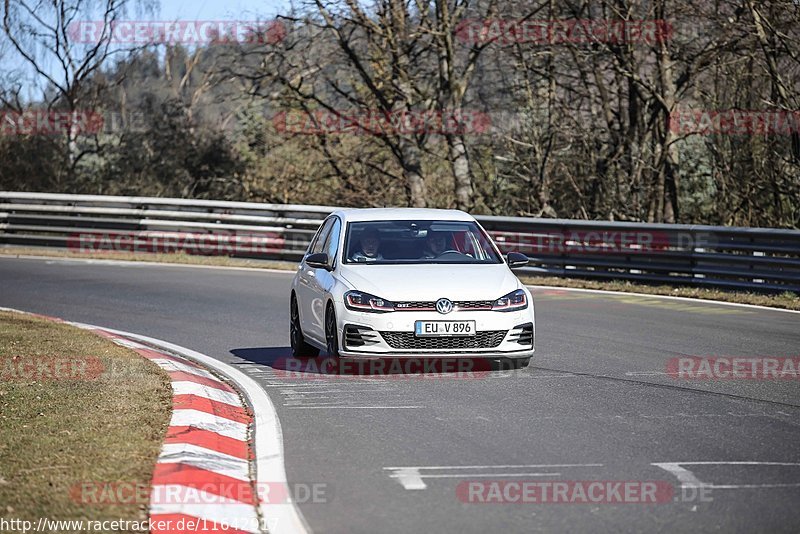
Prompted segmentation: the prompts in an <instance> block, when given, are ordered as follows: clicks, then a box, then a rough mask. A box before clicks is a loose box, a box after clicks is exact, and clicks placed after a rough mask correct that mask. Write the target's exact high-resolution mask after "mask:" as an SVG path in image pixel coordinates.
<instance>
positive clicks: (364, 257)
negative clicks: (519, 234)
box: [343, 220, 503, 265]
mask: <svg viewBox="0 0 800 534" xmlns="http://www.w3.org/2000/svg"><path fill="white" fill-rule="evenodd" d="M344 245H345V248H344V250H345V254H344V255H343V256H344V262H345V263H364V264H373V265H394V264H429V263H468V264H474V263H502V262H503V260H502V259H501V258H500V256H499V255H498V254H497V252H496V249H495V248H494V246H493V245H492V243H491V241H490V239H489V237H488V236H487V235H486V233H485V232H484V231H483V230H482V229H481V228H480V227H479V226H478V225H477V224H476V223H474V222H472V221H417V220H415V221H369V222H352V223H350V224H348V225H347V235H346V236H345V242H344Z"/></svg>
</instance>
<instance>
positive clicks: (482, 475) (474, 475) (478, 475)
mask: <svg viewBox="0 0 800 534" xmlns="http://www.w3.org/2000/svg"><path fill="white" fill-rule="evenodd" d="M412 471H416V470H412ZM416 472H417V476H418V477H419V478H421V479H422V478H464V475H462V474H457V473H446V474H445V473H440V474H435V475H422V474H419V472H418V471H416ZM403 476H404V475H403V474H402V473H401V474H397V473H395V474H393V475H389V478H402V477H403ZM557 476H561V473H472V474H470V475H469V477H470V478H490V477H557Z"/></svg>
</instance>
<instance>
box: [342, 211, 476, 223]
mask: <svg viewBox="0 0 800 534" xmlns="http://www.w3.org/2000/svg"><path fill="white" fill-rule="evenodd" d="M333 214H334V215H338V216H339V217H341V218H342V220H343V221H344V222H356V221H410V220H420V221H474V220H475V219H474V218H473V217H472V215H470V214H468V213H465V212H463V211H459V210H438V209H431V208H349V209H341V210H337V211H335V212H334V213H333Z"/></svg>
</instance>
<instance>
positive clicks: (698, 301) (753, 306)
mask: <svg viewBox="0 0 800 534" xmlns="http://www.w3.org/2000/svg"><path fill="white" fill-rule="evenodd" d="M526 287H528V288H532V289H544V290H548V291H552V290H556V291H572V292H574V293H599V294H601V295H627V296H630V297H640V298H653V299H665V300H680V301H683V302H691V303H694V304H704V303H709V302H710V303H711V304H717V305H720V306H732V307H737V308H750V309H756V310H769V311H777V312H784V313H795V314H800V311H797V310H785V309H783V308H771V307H769V306H758V305H756V304H740V303H738V302H723V301H721V300H711V299H693V298H690V297H673V296H671V295H649V294H647V293H631V292H629V291H606V290H603V289H580V288H576V287H558V286H537V285H526ZM535 297H536V295H534V298H535Z"/></svg>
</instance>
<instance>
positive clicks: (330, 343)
mask: <svg viewBox="0 0 800 534" xmlns="http://www.w3.org/2000/svg"><path fill="white" fill-rule="evenodd" d="M325 341H326V345H327V351H328V356H330V357H331V358H338V357H339V336H338V333H337V331H336V312H335V311H333V304H328V309H327V311H326V312H325Z"/></svg>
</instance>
